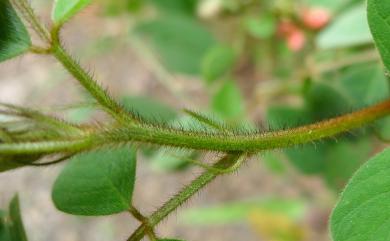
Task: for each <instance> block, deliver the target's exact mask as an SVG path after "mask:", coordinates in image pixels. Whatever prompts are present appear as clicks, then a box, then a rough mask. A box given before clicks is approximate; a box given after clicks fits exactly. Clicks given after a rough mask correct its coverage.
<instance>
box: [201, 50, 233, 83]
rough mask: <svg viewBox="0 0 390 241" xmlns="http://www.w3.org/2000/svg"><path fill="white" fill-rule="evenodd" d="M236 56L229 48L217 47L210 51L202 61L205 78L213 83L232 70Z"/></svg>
mask: <svg viewBox="0 0 390 241" xmlns="http://www.w3.org/2000/svg"><path fill="white" fill-rule="evenodd" d="M235 60H236V56H235V53H234V51H233V49H232V48H231V47H229V46H224V45H217V46H215V47H214V48H212V49H210V50H209V51H208V52H207V54H206V56H205V57H204V59H203V61H202V75H203V78H204V79H205V80H206V81H207V82H208V83H211V82H213V81H215V80H217V79H219V78H221V77H223V76H224V75H225V74H227V73H228V72H229V71H231V70H232V68H233V65H234V63H235Z"/></svg>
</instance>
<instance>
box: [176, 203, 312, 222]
mask: <svg viewBox="0 0 390 241" xmlns="http://www.w3.org/2000/svg"><path fill="white" fill-rule="evenodd" d="M255 210H256V211H258V210H263V211H267V212H268V213H273V214H283V215H286V216H288V217H290V218H292V219H300V218H301V217H302V216H303V215H304V213H305V203H304V202H302V201H300V200H287V199H281V198H263V199H260V200H249V201H241V202H234V203H228V204H222V205H219V206H214V207H205V208H192V209H189V210H187V211H185V212H184V213H183V216H182V217H181V219H183V221H184V223H187V224H191V225H224V224H229V223H241V222H242V220H245V219H246V218H247V217H248V215H249V214H250V213H251V212H253V211H255Z"/></svg>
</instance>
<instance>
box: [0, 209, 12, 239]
mask: <svg viewBox="0 0 390 241" xmlns="http://www.w3.org/2000/svg"><path fill="white" fill-rule="evenodd" d="M7 218H8V217H7V213H6V212H5V211H3V210H0V240H1V241H12V240H11V234H10V231H9V222H8V220H7Z"/></svg>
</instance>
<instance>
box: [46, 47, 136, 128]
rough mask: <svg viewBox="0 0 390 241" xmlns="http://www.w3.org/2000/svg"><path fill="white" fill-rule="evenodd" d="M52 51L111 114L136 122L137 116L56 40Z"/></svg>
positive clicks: (119, 118) (122, 119)
mask: <svg viewBox="0 0 390 241" xmlns="http://www.w3.org/2000/svg"><path fill="white" fill-rule="evenodd" d="M52 53H53V55H54V56H55V57H56V59H57V60H58V61H59V62H60V63H62V65H63V66H64V67H65V68H66V69H67V70H68V71H69V72H70V73H71V74H72V75H73V77H75V78H76V79H77V80H78V81H79V82H80V84H81V85H82V86H83V87H84V88H85V89H86V90H87V91H88V92H89V93H90V94H91V95H92V96H93V97H94V98H95V99H96V100H97V102H98V103H99V104H100V105H101V106H102V107H104V109H105V110H106V111H107V112H109V113H110V114H111V116H113V117H114V118H116V119H117V120H120V121H122V122H123V121H126V122H131V123H134V122H138V121H137V118H135V117H134V116H133V115H132V114H131V113H129V112H127V111H126V110H124V108H123V107H122V106H121V105H120V104H119V103H118V102H116V101H115V100H114V99H113V98H112V97H111V96H110V95H109V94H108V93H107V91H106V90H104V89H103V88H102V87H101V86H100V85H99V84H98V83H97V82H96V81H95V80H94V79H93V78H92V76H91V75H89V74H88V73H87V72H86V71H85V70H84V69H83V68H82V67H81V66H80V64H79V63H78V62H77V61H76V60H74V59H73V58H72V57H71V56H70V55H69V54H68V53H67V52H66V51H65V49H64V48H63V47H62V46H61V45H60V44H59V43H58V42H55V43H53V46H52Z"/></svg>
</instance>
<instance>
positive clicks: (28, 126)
mask: <svg viewBox="0 0 390 241" xmlns="http://www.w3.org/2000/svg"><path fill="white" fill-rule="evenodd" d="M89 2H90V1H83V0H72V1H68V0H57V1H56V2H55V6H54V10H53V16H52V20H53V23H52V26H51V27H50V29H48V28H47V27H46V26H45V25H44V24H42V22H41V21H40V20H39V19H38V17H37V16H36V15H35V13H34V11H33V9H32V8H31V6H30V5H29V3H28V2H27V1H25V0H10V1H8V0H1V2H0V27H1V31H2V35H1V36H0V38H1V39H0V60H1V61H4V60H7V59H10V58H13V57H15V56H18V55H21V54H23V53H25V52H28V51H30V52H32V53H36V54H44V55H52V56H54V57H55V58H56V59H57V60H58V61H59V62H60V63H61V64H62V65H63V67H64V68H65V69H66V70H67V71H68V72H69V73H70V74H72V75H73V77H74V78H75V79H76V80H78V82H79V83H80V84H81V85H82V86H83V87H84V88H85V89H86V90H87V91H88V92H89V94H90V95H91V96H92V97H93V99H94V100H95V103H94V106H97V107H99V108H101V109H102V110H103V111H105V112H106V113H108V114H109V115H110V116H111V117H112V119H111V120H110V121H107V122H105V123H99V124H95V125H92V124H90V125H78V124H74V123H69V122H67V121H65V120H62V119H59V118H57V117H52V116H49V115H46V114H44V113H43V112H41V111H38V110H32V109H29V108H26V107H19V106H14V105H9V104H2V105H1V113H2V114H4V115H5V116H7V117H10V118H12V120H16V121H14V122H12V123H9V122H4V123H2V125H1V128H0V170H1V171H8V170H11V169H15V168H19V167H23V166H46V165H51V164H56V163H59V162H62V161H65V160H68V159H69V160H70V161H69V163H68V165H67V166H66V168H65V169H64V170H63V172H62V173H61V174H60V176H59V177H58V179H57V180H56V182H55V184H54V188H53V192H52V197H53V201H54V203H55V205H56V207H57V208H58V209H59V210H61V211H64V212H66V213H69V214H73V215H87V216H98V215H109V214H114V213H119V212H129V213H130V214H132V215H133V216H134V217H135V218H136V219H137V220H138V221H139V222H141V225H140V226H139V227H138V228H137V229H136V230H135V231H134V233H133V234H131V236H130V237H129V238H128V240H129V241H137V240H141V239H142V238H144V236H148V237H149V238H150V240H172V239H161V238H159V237H157V235H156V233H155V232H154V227H155V226H156V225H158V224H159V223H160V222H161V221H162V220H164V219H165V218H166V217H167V216H168V215H169V214H170V213H172V212H173V211H175V210H176V209H177V208H178V207H179V206H180V205H182V204H183V203H185V202H186V201H187V200H188V199H189V198H191V197H192V196H193V195H194V194H196V193H197V192H198V191H200V190H201V189H202V188H203V187H204V186H206V185H207V184H208V183H210V182H211V181H213V180H214V179H215V178H217V177H218V176H220V175H225V174H229V173H232V172H235V171H236V170H238V169H239V167H240V166H241V165H242V164H243V163H244V162H246V161H247V160H249V159H250V157H252V156H255V155H257V154H259V153H263V152H266V151H269V150H274V149H286V148H290V147H292V146H296V145H305V144H308V143H312V142H316V141H319V140H322V139H327V138H330V137H337V136H340V135H341V134H343V133H346V132H350V131H352V130H354V129H357V128H360V127H363V126H365V125H367V124H369V123H372V122H374V121H376V120H378V119H380V118H382V117H385V116H387V115H389V114H390V100H385V101H383V102H380V103H378V104H375V105H372V106H369V107H365V108H361V109H360V110H357V111H353V112H350V113H347V114H345V113H346V107H345V106H342V105H336V102H339V100H340V99H342V98H343V96H342V95H340V94H339V93H337V92H336V91H334V90H333V89H332V88H331V87H329V86H327V85H321V84H318V85H314V87H312V88H311V89H310V90H308V91H306V92H305V98H306V100H307V101H308V103H309V104H308V105H307V106H306V108H304V109H302V110H301V109H299V110H296V109H288V108H287V109H282V110H281V109H278V110H277V111H275V112H274V113H278V114H280V113H281V112H283V113H284V114H285V115H286V116H287V117H288V118H287V119H288V120H290V121H291V122H290V123H289V126H287V128H285V129H284V128H280V126H275V127H274V128H275V129H277V130H274V131H261V130H252V129H250V128H247V129H245V128H242V127H239V125H238V124H237V122H239V121H240V120H239V117H240V116H241V115H242V112H243V108H242V106H241V105H240V98H241V97H240V93H239V92H238V91H237V88H236V86H235V83H234V81H230V80H229V81H226V82H225V83H223V84H222V85H221V86H222V88H221V89H220V90H219V91H218V92H217V94H216V95H215V100H214V101H213V107H214V109H215V110H218V111H216V112H219V113H218V114H220V116H222V117H223V118H224V119H227V120H229V122H228V123H225V122H224V121H219V120H214V119H213V118H210V117H208V116H207V115H204V114H201V113H196V112H193V111H189V110H187V111H185V112H186V113H187V114H188V115H189V116H191V117H192V118H193V121H195V122H196V123H197V125H199V126H200V127H201V128H200V129H195V130H194V129H191V128H185V127H182V128H181V127H177V126H174V125H170V124H168V123H167V122H168V121H169V119H170V117H169V116H168V117H167V120H166V121H153V120H151V118H148V117H147V116H145V114H143V113H142V112H141V113H138V112H136V111H134V110H130V109H132V108H126V107H125V106H124V105H122V104H121V103H119V102H118V101H116V100H115V99H114V98H113V97H112V96H110V94H109V93H108V91H106V90H105V89H104V88H102V87H101V86H100V85H99V84H98V83H97V81H96V80H95V79H94V78H93V77H92V76H91V75H90V74H89V73H88V72H87V71H86V70H85V69H83V68H82V67H81V65H80V64H79V63H78V62H77V61H76V60H75V59H74V58H73V57H72V56H71V55H70V54H69V53H68V52H67V50H65V48H64V47H63V44H62V42H61V36H60V34H61V29H62V26H63V25H64V24H65V23H66V22H67V21H68V20H69V19H70V18H71V17H72V16H74V15H75V14H76V13H77V12H78V11H80V10H81V9H82V8H84V7H85V6H87V5H88V4H89ZM368 2H369V4H368V19H369V25H370V28H371V32H372V35H373V37H374V39H375V42H376V45H377V47H378V49H379V52H380V54H381V56H382V60H383V63H384V65H385V68H386V69H390V54H389V53H390V41H389V39H390V26H389V17H390V11H389V9H390V3H389V2H384V1H379V0H369V1H368ZM180 6H181V5H180ZM191 6H192V5H189V6H184V5H183V6H181V7H183V8H185V9H187V7H189V8H191ZM170 10H171V11H176V10H172V9H170ZM17 13H18V14H19V16H21V17H22V19H23V20H24V22H26V23H28V24H29V25H30V27H31V29H32V30H33V32H34V33H35V34H36V35H37V36H38V37H39V39H40V40H41V43H40V44H42V45H36V44H35V43H34V44H33V43H32V41H31V40H30V36H29V33H28V31H27V30H26V27H25V26H24V24H23V22H22V20H21V19H20V18H19V17H18V14H17ZM255 21H256V20H253V19H252V20H251V21H250V29H251V31H252V32H253V31H255V32H256V33H257V35H259V31H260V30H253V28H256V27H257V26H256V23H255ZM270 21H271V22H272V21H273V20H272V19H271V20H270ZM172 25H175V28H178V29H180V30H181V31H185V30H186V29H187V27H188V26H191V28H193V31H192V34H193V36H192V35H189V36H186V37H185V39H184V40H183V39H179V40H177V43H175V42H173V44H172V42H171V43H169V44H168V43H166V46H164V47H167V48H168V47H169V48H176V47H177V45H179V44H180V43H182V42H184V43H185V44H187V45H193V47H194V49H195V50H194V52H192V53H190V54H191V56H192V57H193V59H195V60H199V59H200V58H201V55H200V54H199V53H200V52H204V50H205V49H204V47H203V46H204V45H212V44H213V42H214V40H213V39H212V38H208V37H204V38H203V39H202V43H203V44H204V45H198V43H196V42H194V39H193V38H192V37H195V38H196V37H197V35H206V34H204V32H203V30H202V28H199V26H198V25H197V24H196V23H194V22H193V21H192V20H191V19H186V21H184V22H180V21H177V20H176V19H175V18H174V17H172V19H171V18H167V19H165V20H164V21H161V22H158V23H157V25H156V23H154V24H152V23H149V24H144V25H142V26H140V27H139V29H138V31H139V32H141V33H144V34H145V33H149V34H150V33H151V35H152V37H153V38H154V39H155V41H159V40H161V39H164V38H162V37H161V36H165V34H167V33H161V32H160V31H161V29H164V28H169V26H172ZM267 25H269V26H267V33H266V34H264V33H263V32H262V31H260V33H261V34H260V36H261V37H263V36H264V35H266V36H269V35H271V34H269V32H272V26H271V25H273V24H269V23H267ZM269 28H271V29H269ZM169 34H170V36H175V37H177V38H179V37H180V36H179V37H178V36H176V35H177V33H176V32H172V33H169ZM170 44H171V45H170ZM160 47H161V46H160ZM160 51H162V53H163V54H162V56H163V59H164V60H165V61H166V63H167V66H168V68H172V66H174V67H176V68H178V71H181V72H186V73H190V74H191V73H193V72H194V71H196V68H197V67H196V65H197V63H198V62H199V61H194V62H193V63H192V62H191V63H190V64H189V65H181V64H177V63H173V62H174V59H173V58H172V56H170V55H169V54H168V52H164V51H166V49H160ZM180 54H184V55H186V54H187V53H185V52H181V53H180ZM206 56H207V57H206V58H205V59H204V64H203V71H202V72H203V75H204V76H205V79H206V80H207V82H208V84H213V83H214V82H217V81H218V79H219V78H222V77H223V76H224V75H229V74H228V72H229V70H230V69H231V66H232V65H234V62H235V54H234V53H233V52H231V51H230V49H228V48H225V47H224V46H217V47H215V48H213V49H212V50H211V51H210V52H209V53H208V54H207V55H206ZM219 58H222V59H223V60H224V61H225V62H219V64H218V65H215V66H213V65H212V63H214V62H215V60H214V59H219ZM374 71H375V69H374ZM374 71H372V69H369V72H374ZM348 81H349V80H348V79H346V80H345V83H346V85H348V83H349V82H348ZM359 91H360V90H356V91H355V92H353V94H356V93H358V94H360V92H359ZM375 93H376V92H375ZM353 94H351V95H353ZM374 97H375V96H374ZM360 98H363V97H361V96H359V95H358V96H351V97H350V99H354V101H356V106H357V107H362V106H364V105H365V104H367V103H360V102H358V101H359V100H360ZM367 98H371V97H370V96H368V97H367ZM226 99H228V100H232V101H233V103H235V105H225V104H224V100H226ZM133 101H134V100H131V99H130V100H129V102H130V105H131V102H133ZM313 103H314V104H313ZM330 103H331V104H334V106H331V105H330ZM316 108H322V109H324V110H326V111H324V112H322V113H319V112H316ZM270 112H271V111H270ZM335 114H339V116H337V117H333V118H330V115H335ZM269 116H271V117H269V118H270V119H272V112H271V113H270V114H269ZM297 116H299V117H302V116H305V117H307V120H309V121H310V123H312V122H313V124H310V123H308V124H307V125H303V126H299V127H295V126H296V124H297V123H293V122H294V118H297ZM319 120H320V121H319ZM18 123H22V125H21V127H18V128H13V126H12V125H15V124H18ZM10 125H11V126H10ZM341 138H343V137H340V139H341ZM144 145H145V146H146V145H153V146H157V147H159V148H162V147H172V148H182V149H185V150H191V151H192V150H195V151H201V152H218V153H221V154H222V155H223V156H222V157H221V158H220V160H218V161H216V162H215V164H213V165H210V166H209V165H208V164H205V163H203V162H200V161H196V160H193V159H192V157H191V158H188V157H185V156H183V157H178V158H183V159H184V160H188V162H189V163H192V164H195V165H198V166H200V167H202V168H203V169H204V172H203V174H201V175H200V176H199V177H197V178H196V179H195V180H194V181H192V182H191V183H190V184H188V185H187V186H185V187H184V188H183V189H182V190H181V191H180V192H179V193H178V194H176V195H175V196H173V197H172V198H171V199H169V200H168V201H167V202H166V203H164V204H163V205H162V206H161V207H160V208H158V209H157V210H156V211H155V212H154V213H152V214H151V215H150V216H148V217H146V216H144V215H143V214H141V213H140V212H139V211H138V210H137V209H136V208H135V207H134V206H133V205H132V196H133V189H134V181H135V169H136V149H139V148H141V147H143V146H144ZM319 145H320V147H319V149H318V151H322V150H326V149H330V148H336V147H335V146H333V145H331V144H329V143H326V142H325V143H321V144H319ZM349 145H350V143H349V142H348V141H345V145H344V146H347V147H348V146H349ZM359 146H360V145H359ZM361 146H364V143H363V144H362V145H361ZM338 148H340V149H342V148H343V146H341V147H338ZM359 149H360V148H359ZM361 149H364V148H361ZM302 150H304V153H303V154H304V155H311V153H312V152H313V151H312V149H310V147H307V146H303V147H302ZM340 152H342V151H340ZM286 153H287V155H288V156H290V157H291V159H292V160H294V159H296V160H297V159H301V157H302V156H301V154H302V153H299V154H297V153H296V152H295V151H294V150H293V149H287V150H286ZM387 153H388V150H387V151H384V152H383V153H382V154H380V155H378V156H376V157H374V158H373V159H372V160H370V161H368V163H367V164H366V165H364V166H363V167H361V169H360V170H359V171H358V172H357V173H356V175H355V176H354V177H353V178H352V179H351V181H350V183H349V184H348V186H347V187H346V189H345V192H344V193H343V194H342V196H341V200H340V202H339V204H338V205H337V206H336V208H335V209H334V212H333V215H332V217H331V231H332V236H333V238H334V240H335V241H346V240H378V239H380V240H387V236H388V230H389V227H388V222H387V220H388V219H389V216H390V214H389V212H388V211H387V209H388V208H386V209H385V210H384V207H387V206H388V201H387V200H386V199H387V196H386V195H387V188H388V187H387V186H388V185H387V184H388V178H387V176H386V172H385V171H386V170H387V168H388V166H389V163H388V157H389V155H388V154H387ZM297 156H298V157H297ZM295 157H297V158H295ZM328 158H329V159H332V157H328ZM43 159H45V160H47V159H49V161H48V162H42V161H41V160H43ZM298 161H299V160H298ZM298 161H297V162H295V164H296V165H297V166H298V167H300V168H301V169H302V170H303V171H304V172H312V173H316V172H319V170H320V169H321V170H322V169H323V167H322V166H321V168H319V167H318V166H316V165H315V164H318V163H315V164H314V165H313V166H310V164H307V163H299V162H298ZM344 161H347V160H344ZM322 164H323V163H319V165H322ZM352 169H353V168H352ZM326 170H327V171H328V174H329V176H330V178H329V182H330V183H332V182H333V181H334V180H333V179H332V178H331V177H332V175H336V174H335V170H328V169H326ZM351 171H354V170H351ZM347 178H349V176H348V177H347ZM333 184H335V186H337V185H338V183H333ZM383 206H384V207H383ZM9 213H10V214H9V216H10V218H9V217H8V216H6V215H5V214H2V215H1V219H0V224H1V226H0V237H3V236H4V237H5V238H4V239H5V240H26V238H25V234H24V231H23V228H22V224H21V221H20V216H19V208H18V204H17V199H14V200H13V201H12V202H11V207H10V212H9ZM10 219H11V220H12V221H11V222H9V220H10Z"/></svg>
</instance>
